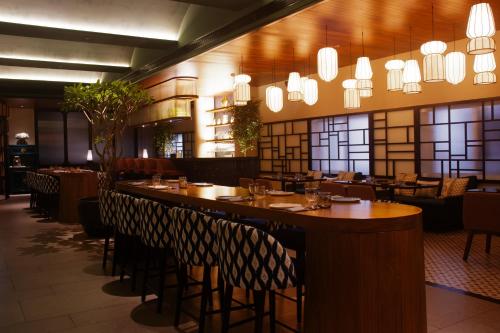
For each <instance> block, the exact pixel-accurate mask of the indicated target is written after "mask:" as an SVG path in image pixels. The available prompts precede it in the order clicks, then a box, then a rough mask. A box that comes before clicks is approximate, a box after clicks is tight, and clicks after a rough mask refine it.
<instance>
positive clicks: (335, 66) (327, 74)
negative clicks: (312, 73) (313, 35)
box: [318, 26, 339, 82]
mask: <svg viewBox="0 0 500 333" xmlns="http://www.w3.org/2000/svg"><path fill="white" fill-rule="evenodd" d="M338 73H339V59H338V54H337V50H335V49H334V48H333V47H329V46H328V26H325V47H323V48H322V49H320V50H319V51H318V75H319V78H320V79H321V80H323V81H326V82H330V81H332V80H333V79H335V78H336V77H337V75H338Z"/></svg>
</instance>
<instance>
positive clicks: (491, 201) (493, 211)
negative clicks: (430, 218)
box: [463, 192, 500, 261]
mask: <svg viewBox="0 0 500 333" xmlns="http://www.w3.org/2000/svg"><path fill="white" fill-rule="evenodd" d="M463 200H464V204H463V207H464V208H463V221H464V229H465V230H466V231H467V232H468V235H467V242H466V245H465V249H464V255H463V260H465V261H467V259H468V257H469V253H470V249H471V247H472V240H473V238H474V235H476V234H486V247H485V251H486V253H490V250H491V238H492V236H494V235H496V236H500V223H499V222H498V216H500V205H499V203H500V193H488V192H466V193H465V194H464V199H463Z"/></svg>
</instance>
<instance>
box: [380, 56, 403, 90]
mask: <svg viewBox="0 0 500 333" xmlns="http://www.w3.org/2000/svg"><path fill="white" fill-rule="evenodd" d="M404 66H405V62H404V61H403V60H398V59H394V60H389V61H388V62H386V63H385V69H387V71H388V72H387V90H389V91H401V90H403V68H404Z"/></svg>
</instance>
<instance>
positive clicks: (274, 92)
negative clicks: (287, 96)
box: [266, 60, 283, 112]
mask: <svg viewBox="0 0 500 333" xmlns="http://www.w3.org/2000/svg"><path fill="white" fill-rule="evenodd" d="M272 74H273V81H274V82H276V60H274V62H273V70H272ZM266 106H267V107H268V108H269V110H271V111H272V112H280V111H281V110H282V109H283V90H282V89H281V88H280V87H278V86H277V85H276V83H275V84H273V85H271V86H269V87H267V88H266Z"/></svg>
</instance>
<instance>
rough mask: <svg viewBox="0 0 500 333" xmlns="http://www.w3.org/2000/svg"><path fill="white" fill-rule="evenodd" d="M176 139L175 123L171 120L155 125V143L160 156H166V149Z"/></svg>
mask: <svg viewBox="0 0 500 333" xmlns="http://www.w3.org/2000/svg"><path fill="white" fill-rule="evenodd" d="M173 141H174V125H173V124H172V123H170V122H167V123H163V124H161V125H158V126H156V127H155V130H154V134H153V144H154V147H155V148H156V151H157V153H158V155H159V156H161V157H164V156H165V151H166V150H167V148H168V147H171V146H172V144H173Z"/></svg>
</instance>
